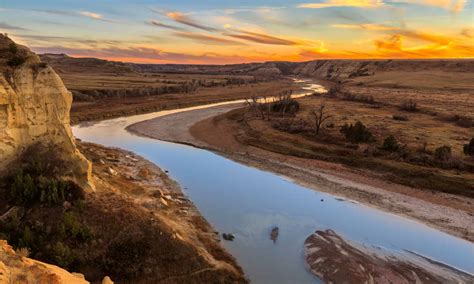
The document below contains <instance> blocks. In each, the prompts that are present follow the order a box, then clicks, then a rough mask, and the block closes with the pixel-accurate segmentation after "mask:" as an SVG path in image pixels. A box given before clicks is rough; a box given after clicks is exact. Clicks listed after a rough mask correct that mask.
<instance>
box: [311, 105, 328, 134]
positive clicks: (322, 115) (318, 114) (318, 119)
mask: <svg viewBox="0 0 474 284" xmlns="http://www.w3.org/2000/svg"><path fill="white" fill-rule="evenodd" d="M324 108H325V106H324V105H321V106H320V107H319V109H317V110H313V111H312V113H311V114H312V115H313V117H314V126H315V131H316V135H318V134H319V130H320V129H321V126H322V125H323V123H324V122H325V121H326V120H327V119H328V118H331V117H332V116H331V115H328V114H327V112H326V111H325V110H324Z"/></svg>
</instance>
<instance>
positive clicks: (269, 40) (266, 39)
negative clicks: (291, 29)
mask: <svg viewBox="0 0 474 284" xmlns="http://www.w3.org/2000/svg"><path fill="white" fill-rule="evenodd" d="M233 31H235V32H237V33H228V32H226V33H224V35H226V36H229V37H233V38H237V39H242V40H246V41H251V42H256V43H262V44H272V45H301V44H302V43H300V42H296V41H293V40H289V39H283V38H280V37H276V36H272V35H268V34H262V33H255V32H249V31H242V30H233Z"/></svg>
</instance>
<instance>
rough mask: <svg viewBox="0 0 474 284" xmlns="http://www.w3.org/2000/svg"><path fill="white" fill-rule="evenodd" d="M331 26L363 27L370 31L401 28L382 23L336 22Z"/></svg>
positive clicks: (343, 27)
mask: <svg viewBox="0 0 474 284" xmlns="http://www.w3.org/2000/svg"><path fill="white" fill-rule="evenodd" d="M331 27H333V28H337V29H362V30H369V31H393V30H398V29H400V28H397V27H392V26H387V25H382V24H335V25H331Z"/></svg>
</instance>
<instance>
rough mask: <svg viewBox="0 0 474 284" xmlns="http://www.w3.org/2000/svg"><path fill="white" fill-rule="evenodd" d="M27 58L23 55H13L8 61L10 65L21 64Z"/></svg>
mask: <svg viewBox="0 0 474 284" xmlns="http://www.w3.org/2000/svg"><path fill="white" fill-rule="evenodd" d="M25 61H26V58H25V57H21V56H13V57H12V58H10V59H9V60H8V61H7V65H8V66H10V67H16V66H20V65H22V64H23V63H25Z"/></svg>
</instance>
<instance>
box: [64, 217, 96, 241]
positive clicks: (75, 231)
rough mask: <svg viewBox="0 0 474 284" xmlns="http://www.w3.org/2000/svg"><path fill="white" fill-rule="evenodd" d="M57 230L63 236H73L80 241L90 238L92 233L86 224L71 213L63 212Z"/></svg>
mask: <svg viewBox="0 0 474 284" xmlns="http://www.w3.org/2000/svg"><path fill="white" fill-rule="evenodd" d="M59 232H60V234H61V236H64V237H65V238H74V239H77V240H79V241H81V242H84V241H89V240H91V239H92V233H91V230H90V229H89V227H88V226H86V225H84V224H82V223H81V222H80V221H79V220H77V218H76V217H75V216H74V214H73V213H71V212H67V213H65V214H64V217H63V221H62V222H61V224H60V225H59Z"/></svg>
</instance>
